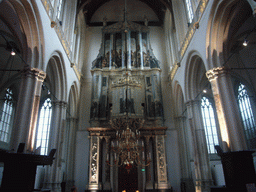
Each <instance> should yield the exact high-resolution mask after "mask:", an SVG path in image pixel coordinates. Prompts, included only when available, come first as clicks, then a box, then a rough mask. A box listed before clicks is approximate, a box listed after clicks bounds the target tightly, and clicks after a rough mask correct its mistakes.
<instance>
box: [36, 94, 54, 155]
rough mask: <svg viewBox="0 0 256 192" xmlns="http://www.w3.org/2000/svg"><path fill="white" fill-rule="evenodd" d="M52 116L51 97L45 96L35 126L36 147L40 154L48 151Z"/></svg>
mask: <svg viewBox="0 0 256 192" xmlns="http://www.w3.org/2000/svg"><path fill="white" fill-rule="evenodd" d="M51 117H52V103H51V99H50V98H47V99H46V100H45V101H44V103H43V105H42V107H41V110H40V115H39V122H38V128H37V140H36V148H38V147H40V148H41V150H40V154H41V155H46V154H47V152H48V143H49V134H50V126H51Z"/></svg>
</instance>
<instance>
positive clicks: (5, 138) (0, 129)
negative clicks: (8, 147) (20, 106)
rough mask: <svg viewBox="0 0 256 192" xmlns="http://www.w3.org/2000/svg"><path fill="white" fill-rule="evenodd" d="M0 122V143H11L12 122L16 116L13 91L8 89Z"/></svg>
mask: <svg viewBox="0 0 256 192" xmlns="http://www.w3.org/2000/svg"><path fill="white" fill-rule="evenodd" d="M1 113H2V115H1V121H0V141H2V142H6V143H8V142H9V139H10V133H11V127H12V120H13V115H14V100H13V93H12V90H11V89H9V88H7V89H6V92H5V97H4V102H3V108H2V111H1Z"/></svg>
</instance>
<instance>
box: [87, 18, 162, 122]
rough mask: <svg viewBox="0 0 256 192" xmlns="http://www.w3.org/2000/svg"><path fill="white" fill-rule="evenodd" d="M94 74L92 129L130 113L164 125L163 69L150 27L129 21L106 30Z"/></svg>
mask: <svg viewBox="0 0 256 192" xmlns="http://www.w3.org/2000/svg"><path fill="white" fill-rule="evenodd" d="M91 72H92V76H93V90H92V92H93V94H92V103H91V113H90V114H91V117H90V119H91V125H92V126H104V124H105V123H108V120H109V119H111V118H115V117H121V116H125V115H127V114H128V116H129V117H140V118H145V120H146V123H147V124H154V125H155V126H156V123H157V125H158V126H161V124H162V123H163V106H162V96H161V82H160V73H161V70H160V67H159V61H158V60H157V59H156V58H155V56H154V55H153V51H152V49H151V46H150V42H149V29H148V27H147V26H142V25H139V24H136V23H133V22H127V23H126V24H125V23H117V24H114V25H111V26H107V27H105V28H103V37H102V45H101V49H100V52H99V54H98V56H97V58H96V59H95V60H94V61H93V66H92V70H91Z"/></svg>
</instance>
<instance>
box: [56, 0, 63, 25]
mask: <svg viewBox="0 0 256 192" xmlns="http://www.w3.org/2000/svg"><path fill="white" fill-rule="evenodd" d="M62 7H63V0H59V3H58V5H57V14H56V15H57V18H58V20H61V19H60V18H61V15H62Z"/></svg>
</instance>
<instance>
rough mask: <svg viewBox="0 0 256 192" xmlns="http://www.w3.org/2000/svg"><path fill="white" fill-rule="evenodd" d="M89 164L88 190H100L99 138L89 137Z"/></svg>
mask: <svg viewBox="0 0 256 192" xmlns="http://www.w3.org/2000/svg"><path fill="white" fill-rule="evenodd" d="M90 140H91V141H90V164H89V183H88V190H91V191H96V190H101V186H100V182H99V173H100V167H99V156H100V154H99V152H100V138H99V136H90Z"/></svg>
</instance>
